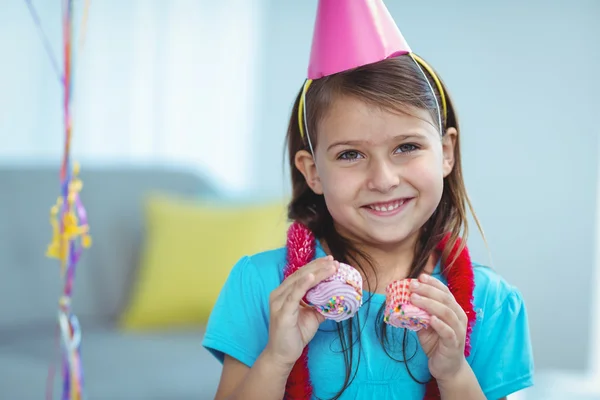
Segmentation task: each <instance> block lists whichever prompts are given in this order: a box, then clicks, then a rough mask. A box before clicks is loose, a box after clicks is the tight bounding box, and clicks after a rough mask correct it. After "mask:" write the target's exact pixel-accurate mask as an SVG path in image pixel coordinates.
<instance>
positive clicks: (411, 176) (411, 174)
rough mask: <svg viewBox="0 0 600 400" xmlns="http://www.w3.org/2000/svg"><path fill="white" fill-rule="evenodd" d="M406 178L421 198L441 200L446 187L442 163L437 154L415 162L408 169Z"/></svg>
mask: <svg viewBox="0 0 600 400" xmlns="http://www.w3.org/2000/svg"><path fill="white" fill-rule="evenodd" d="M405 178H406V179H407V180H408V181H409V182H410V184H411V185H412V186H413V187H415V188H416V189H417V190H418V191H419V193H420V195H421V197H428V198H432V199H439V198H440V197H441V195H442V190H443V187H444V171H443V168H442V161H441V159H439V157H436V156H435V154H432V155H431V156H430V157H422V158H419V159H416V160H414V162H413V163H411V165H409V166H408V168H407V169H406V175H405Z"/></svg>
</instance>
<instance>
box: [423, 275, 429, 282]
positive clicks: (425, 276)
mask: <svg viewBox="0 0 600 400" xmlns="http://www.w3.org/2000/svg"><path fill="white" fill-rule="evenodd" d="M428 279H429V275H427V274H421V280H422V281H423V282H427V280H428Z"/></svg>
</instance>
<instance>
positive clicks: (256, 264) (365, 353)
mask: <svg viewBox="0 0 600 400" xmlns="http://www.w3.org/2000/svg"><path fill="white" fill-rule="evenodd" d="M324 256H325V252H324V251H323V248H322V247H321V246H320V244H319V243H318V242H317V250H316V257H324ZM285 263H286V248H280V249H276V250H270V251H266V252H262V253H258V254H255V255H253V256H246V257H243V258H242V259H240V260H239V261H238V262H237V263H236V265H235V266H234V267H233V269H232V271H231V273H230V275H229V278H228V279H227V282H226V283H225V285H224V287H223V289H222V291H221V293H220V295H219V298H218V299H217V302H216V304H215V306H214V308H213V310H212V313H211V315H210V318H209V322H208V325H207V329H206V334H205V336H204V340H203V343H202V344H203V346H204V347H205V348H206V349H208V350H209V351H210V352H211V353H212V354H213V355H214V356H215V357H217V359H218V360H220V361H221V362H223V358H224V354H228V355H229V356H231V357H233V358H235V359H237V360H239V361H240V362H242V363H244V364H246V365H248V366H249V367H252V365H253V364H254V362H255V361H256V359H257V358H258V356H259V355H260V354H261V352H262V351H263V349H264V348H265V346H266V344H267V341H268V338H269V294H270V293H271V291H272V290H273V289H275V288H276V287H277V286H279V285H280V284H281V282H282V280H283V271H284V267H285ZM474 267H475V268H474V271H475V293H474V308H475V311H476V312H477V320H476V322H475V326H474V328H473V332H472V335H471V346H472V348H471V354H470V356H469V357H468V358H467V361H468V362H469V364H470V365H471V368H472V369H473V371H474V372H475V375H476V376H477V379H478V381H479V384H480V386H481V388H482V389H483V391H484V393H485V395H486V396H487V398H488V399H499V398H502V397H504V396H507V395H509V394H511V393H514V392H516V391H518V390H521V389H524V388H526V387H529V386H531V385H532V384H533V357H532V349H531V344H530V337H529V326H528V321H527V312H526V309H525V305H524V303H523V299H522V297H521V294H520V293H519V291H518V290H517V289H516V288H514V287H513V286H510V285H509V284H508V283H507V282H506V281H504V280H503V279H502V278H501V277H500V276H499V275H497V274H496V273H495V272H494V271H493V270H492V269H490V268H487V267H484V266H480V265H475V264H474ZM433 276H435V277H436V278H438V279H441V280H442V281H443V282H444V283H446V282H445V280H444V279H443V277H442V276H441V275H440V266H439V264H438V265H437V266H436V268H435V270H434V273H433ZM363 301H364V304H363V306H362V307H361V308H360V309H359V312H358V314H357V315H359V318H358V321H359V323H360V326H358V328H359V329H360V330H361V335H360V347H361V351H360V352H359V351H353V358H354V362H353V372H354V371H355V369H356V365H357V362H359V366H358V371H357V373H356V375H355V377H354V380H353V381H352V383H351V384H350V386H349V387H348V388H347V389H346V390H345V392H344V394H343V395H342V397H341V399H368V398H370V399H403V400H407V399H419V400H421V399H422V398H423V395H424V393H425V385H424V384H419V383H418V382H416V381H415V380H414V379H413V378H411V376H410V375H409V373H408V371H407V367H408V369H409V370H410V373H411V374H412V376H413V377H414V378H416V379H417V380H419V381H420V382H427V381H428V380H429V379H430V377H431V375H430V373H429V370H428V368H427V357H426V355H425V353H424V352H423V350H422V348H421V346H420V344H419V342H418V340H417V337H416V334H415V333H414V332H411V331H408V336H407V340H406V342H405V345H404V347H405V349H404V350H405V351H406V359H408V362H407V365H405V363H404V357H403V354H402V351H403V337H404V332H405V330H403V329H395V328H391V327H389V329H387V337H388V338H389V339H390V340H388V341H387V343H386V348H385V350H384V349H383V348H382V346H381V339H380V338H381V333H380V332H381V331H380V329H381V328H380V327H381V323H382V320H381V316H380V315H379V316H378V311H379V309H380V307H381V306H382V305H383V304H384V303H385V295H383V294H377V293H369V292H366V291H365V292H364V300H363ZM335 325H336V323H335V322H333V321H331V320H326V321H325V322H323V323H322V324H321V326H320V328H319V330H318V331H317V333H316V335H315V337H314V338H313V339H312V341H311V342H310V343H309V346H308V349H309V352H308V360H309V371H310V376H311V381H312V384H313V388H314V395H315V396H317V397H318V398H320V399H327V398H332V397H333V396H335V395H336V394H337V392H338V391H339V390H340V389H341V387H342V385H343V383H344V380H345V374H346V366H345V363H344V354H343V353H342V352H341V350H342V345H341V342H340V339H339V336H338V333H337V329H336V326H335ZM356 327H357V326H356V325H355V328H356ZM355 332H356V331H355ZM354 338H356V335H355V336H354ZM355 349H358V345H356V346H355ZM386 351H387V353H386ZM388 353H389V354H390V355H391V356H392V357H393V358H390V356H389V355H388ZM359 358H360V360H359Z"/></svg>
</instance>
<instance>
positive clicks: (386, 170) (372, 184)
mask: <svg viewBox="0 0 600 400" xmlns="http://www.w3.org/2000/svg"><path fill="white" fill-rule="evenodd" d="M399 184H400V174H399V173H398V171H395V169H394V166H393V165H391V164H390V163H389V162H386V160H371V162H370V165H369V173H368V181H367V187H368V189H369V190H374V191H377V192H381V193H388V192H389V191H390V190H392V189H395V188H396V187H398V185H399Z"/></svg>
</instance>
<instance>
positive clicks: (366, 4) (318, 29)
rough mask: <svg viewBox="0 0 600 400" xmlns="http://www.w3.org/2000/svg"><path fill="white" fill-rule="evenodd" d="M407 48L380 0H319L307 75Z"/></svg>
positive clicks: (348, 66) (315, 76)
mask: <svg viewBox="0 0 600 400" xmlns="http://www.w3.org/2000/svg"><path fill="white" fill-rule="evenodd" d="M410 52H411V50H410V47H409V46H408V43H406V40H405V39H404V37H403V36H402V33H400V30H399V29H398V26H396V23H395V22H394V19H393V18H392V16H391V15H390V12H389V11H388V9H387V7H386V6H385V4H384V3H383V0H319V6H318V9H317V19H316V22H315V30H314V36H313V41H312V49H311V53H310V65H309V66H308V79H319V78H322V77H324V76H327V75H331V74H335V73H337V72H341V71H346V70H349V69H352V68H356V67H360V66H362V65H367V64H372V63H374V62H377V61H381V60H385V59H386V58H389V57H394V56H398V55H401V54H407V53H410Z"/></svg>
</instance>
